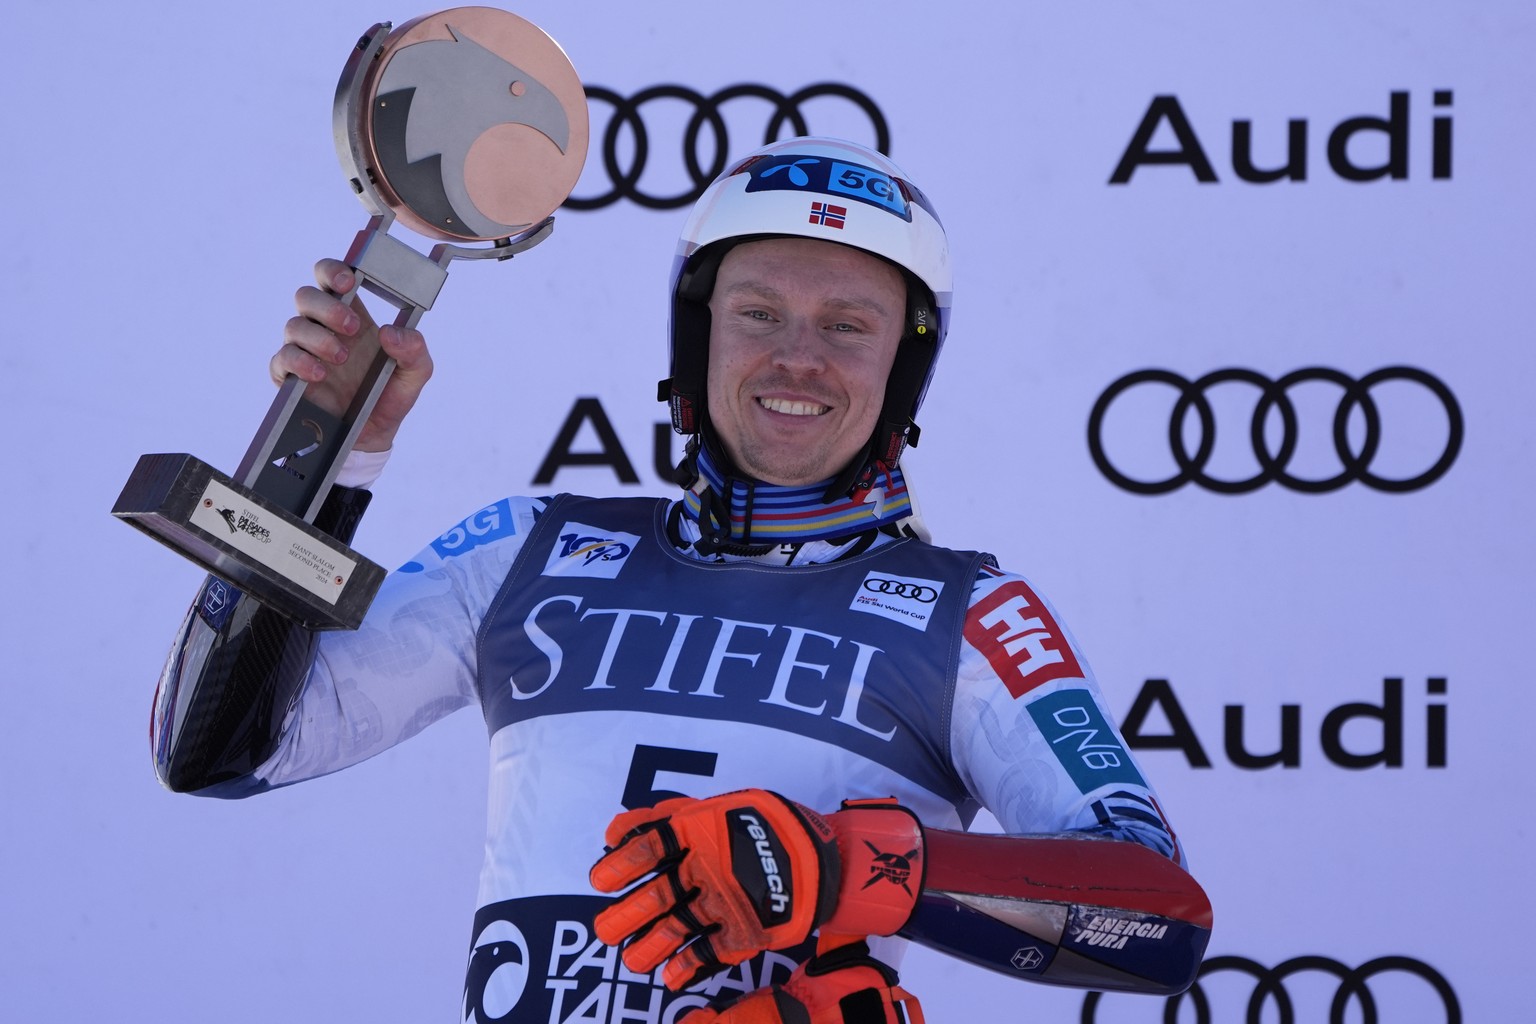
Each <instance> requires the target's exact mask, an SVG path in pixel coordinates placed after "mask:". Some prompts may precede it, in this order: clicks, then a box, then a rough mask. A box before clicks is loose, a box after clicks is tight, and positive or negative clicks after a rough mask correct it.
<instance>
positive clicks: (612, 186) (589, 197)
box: [565, 82, 891, 210]
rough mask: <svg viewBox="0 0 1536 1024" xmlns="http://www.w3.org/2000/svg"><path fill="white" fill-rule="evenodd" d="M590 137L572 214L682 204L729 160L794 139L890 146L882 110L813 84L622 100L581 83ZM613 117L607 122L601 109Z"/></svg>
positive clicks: (667, 92) (656, 93) (830, 85)
mask: <svg viewBox="0 0 1536 1024" xmlns="http://www.w3.org/2000/svg"><path fill="white" fill-rule="evenodd" d="M586 93H587V105H588V108H589V110H590V111H591V118H592V140H593V143H594V146H596V147H598V148H599V149H600V152H601V159H596V160H594V159H589V160H588V161H587V169H586V171H585V172H584V173H583V176H582V178H581V180H580V181H579V182H578V183H577V187H576V190H575V194H573V195H572V196H571V197H570V198H569V199H567V200H566V202H565V207H566V209H570V210H597V209H601V208H602V207H605V206H610V205H612V204H613V203H616V202H618V201H619V200H621V199H628V200H630V201H631V202H634V203H636V204H638V205H640V206H643V207H646V208H647V209H652V210H674V209H677V208H679V207H683V206H688V205H689V204H691V203H692V202H694V201H695V200H696V199H698V198H699V196H701V195H703V194H704V189H705V188H707V187H708V186H709V183H710V182H711V181H714V180H715V178H716V177H718V176H719V175H720V174H721V173H722V172H723V171H724V170H725V168H726V165H727V164H728V163H729V162H730V160H731V159H732V158H733V157H739V156H741V155H744V154H745V153H747V152H748V151H750V150H753V149H756V148H758V147H759V146H763V145H767V144H768V143H770V142H775V141H777V140H778V139H780V138H788V137H790V136H796V135H834V136H837V137H839V138H846V139H850V140H852V141H854V142H863V143H865V144H867V145H869V146H871V147H873V148H874V149H876V150H879V151H880V152H881V153H887V152H889V150H890V145H891V132H890V128H889V126H888V125H887V124H886V120H885V114H883V113H882V112H881V110H880V108H879V107H878V106H877V105H876V104H875V101H874V100H872V99H870V98H869V97H868V96H867V95H865V94H864V93H863V92H861V91H859V90H858V89H856V88H854V87H853V86H851V85H843V84H840V83H837V82H819V83H816V84H814V85H808V86H806V87H804V88H803V89H799V90H797V91H795V92H792V93H788V94H786V93H782V92H780V91H778V90H777V89H774V88H772V87H771V86H767V85H752V84H742V85H732V86H728V87H726V88H724V89H721V90H719V91H718V92H715V93H712V94H711V95H708V96H706V95H704V94H703V93H701V92H698V91H697V90H695V89H690V88H688V87H687V86H684V85H653V86H650V87H649V88H645V89H641V90H640V91H639V92H637V93H635V94H634V96H632V97H628V98H626V97H624V96H622V95H620V94H619V93H618V92H616V91H614V90H613V89H609V88H606V87H604V86H601V85H588V86H586ZM605 106H606V107H608V108H610V109H611V111H612V113H611V114H610V115H609V116H608V117H607V119H606V121H605V119H604V116H603V107H605Z"/></svg>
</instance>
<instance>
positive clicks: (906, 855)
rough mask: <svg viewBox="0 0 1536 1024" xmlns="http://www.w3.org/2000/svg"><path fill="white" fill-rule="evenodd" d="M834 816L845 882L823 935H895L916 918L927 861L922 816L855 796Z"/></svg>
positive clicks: (894, 805)
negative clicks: (914, 913)
mask: <svg viewBox="0 0 1536 1024" xmlns="http://www.w3.org/2000/svg"><path fill="white" fill-rule="evenodd" d="M843 807H844V809H843V810H841V811H838V812H837V813H835V814H831V815H828V817H827V822H828V823H829V824H830V825H831V826H832V830H833V831H834V832H835V833H836V835H837V852H838V858H839V859H840V860H841V861H842V884H841V886H840V891H839V893H838V901H837V909H836V910H835V911H834V912H833V914H832V916H831V917H830V918H828V919H827V920H826V921H824V922H823V923H822V926H821V930H822V933H823V934H828V933H837V934H846V935H861V936H862V935H894V934H895V933H896V932H898V931H900V930H901V928H902V927H903V926H904V925H905V924H906V923H907V921H908V920H909V919H910V918H911V916H912V912H913V910H914V909H915V908H916V907H917V897H918V894H919V893H921V892H922V889H923V874H924V869H925V867H926V859H925V858H924V856H923V827H922V825H920V824H919V823H918V820H917V815H915V814H913V813H912V812H911V811H909V810H907V809H906V808H905V807H902V806H900V805H898V804H896V803H893V802H891V801H889V800H850V801H848V802H846V803H844V804H843Z"/></svg>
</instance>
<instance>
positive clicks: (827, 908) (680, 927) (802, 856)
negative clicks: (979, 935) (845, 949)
mask: <svg viewBox="0 0 1536 1024" xmlns="http://www.w3.org/2000/svg"><path fill="white" fill-rule="evenodd" d="M844 807H845V809H844V810H842V811H839V812H838V813H836V814H832V815H829V816H827V817H822V816H821V815H819V814H817V813H816V812H814V811H812V810H810V809H809V808H806V807H802V806H801V805H799V804H797V803H794V802H792V801H790V800H787V799H785V798H784V797H782V796H779V795H778V794H777V793H771V792H769V791H767V790H762V789H749V790H741V791H738V792H735V793H727V794H725V795H724V796H717V797H711V798H709V799H706V800H695V799H692V798H687V797H683V798H679V799H674V800H665V801H663V802H661V803H659V804H657V805H656V806H655V807H651V808H644V809H641V810H636V811H628V812H625V813H623V814H620V815H619V816H618V817H616V818H614V819H613V821H612V822H611V823H610V824H609V826H608V830H607V833H606V835H605V841H606V843H607V845H608V846H609V847H610V848H611V849H610V852H609V853H608V854H607V855H606V856H604V857H603V858H602V859H601V860H599V861H598V862H597V863H596V864H595V865H593V867H592V872H591V881H592V885H593V887H594V888H596V889H598V890H599V891H601V892H618V891H620V890H621V889H623V888H625V887H626V886H629V885H631V884H633V883H635V882H638V881H640V880H641V879H643V878H645V876H647V875H652V876H653V877H651V878H649V879H647V880H645V881H644V882H642V883H641V884H640V885H638V886H636V887H635V888H634V889H633V890H631V891H630V892H628V893H626V894H625V895H624V896H623V897H621V898H620V899H618V900H617V901H615V902H614V903H613V904H612V905H611V906H609V907H608V908H606V909H605V910H603V912H602V913H600V914H599V915H598V916H597V919H596V921H595V922H594V928H595V930H596V932H597V936H598V938H599V939H601V940H602V941H603V942H605V943H607V944H609V945H612V946H616V945H619V944H621V943H625V942H626V940H628V944H627V945H625V947H624V952H623V958H624V964H625V966H626V967H628V968H629V969H630V970H632V971H636V972H641V973H643V972H647V971H650V970H653V969H654V968H655V967H656V965H658V964H660V963H661V962H662V961H664V960H668V959H669V958H670V962H669V963H667V966H666V968H665V970H663V972H662V979H663V981H665V983H666V984H667V986H668V987H669V988H672V989H681V988H686V987H687V986H688V985H691V984H693V983H694V982H696V981H699V980H700V979H702V978H707V977H709V976H710V975H712V974H714V973H716V972H717V971H719V970H721V969H722V968H724V967H726V966H728V965H731V964H737V963H741V962H742V961H743V960H747V959H749V958H751V957H752V956H755V955H756V954H758V953H760V952H762V951H764V950H769V949H783V948H785V947H788V946H792V945H795V944H797V943H799V942H802V941H804V940H805V939H806V938H807V937H809V936H810V934H811V933H812V932H813V931H814V930H816V929H817V928H818V927H820V928H822V929H823V933H824V934H828V933H836V934H848V935H889V934H891V933H893V932H895V931H896V930H897V929H899V928H900V927H901V926H902V925H903V924H905V923H906V921H907V918H909V917H910V916H911V913H912V909H913V907H914V906H915V905H916V902H917V893H918V892H919V891H920V889H921V881H922V866H923V865H922V827H921V826H920V825H919V824H918V822H917V819H916V817H915V816H914V815H913V814H912V813H911V812H910V811H908V810H906V809H905V808H903V807H900V806H898V805H896V804H895V803H893V802H890V801H866V802H860V803H858V804H845V805H844Z"/></svg>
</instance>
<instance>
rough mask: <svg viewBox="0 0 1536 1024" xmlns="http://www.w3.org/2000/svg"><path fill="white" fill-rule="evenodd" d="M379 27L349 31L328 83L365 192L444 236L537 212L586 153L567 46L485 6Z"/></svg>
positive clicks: (508, 230) (521, 225)
mask: <svg viewBox="0 0 1536 1024" xmlns="http://www.w3.org/2000/svg"><path fill="white" fill-rule="evenodd" d="M388 28H389V26H388V25H387V24H382V25H378V26H375V29H374V30H373V31H371V32H370V33H369V34H368V35H365V36H364V37H363V39H362V40H361V41H360V42H359V43H358V51H357V52H356V53H354V54H353V57H352V59H351V60H349V61H348V63H347V67H346V69H345V70H344V71H343V73H342V77H341V82H340V83H339V84H338V86H337V93H336V107H335V126H336V148H337V154H338V156H339V157H340V158H341V163H342V167H343V169H344V170H345V171H346V173H347V175H348V177H349V178H350V179H351V182H352V187H353V189H354V190H355V191H357V192H358V193H359V194H360V197H361V198H362V199H363V202H364V204H365V205H367V206H369V207H370V208H372V209H373V212H375V213H379V214H383V213H385V212H386V211H388V212H390V213H392V214H393V215H394V216H395V217H397V218H398V219H399V220H400V222H401V223H402V224H404V225H405V226H407V227H409V228H411V229H412V230H413V231H416V232H418V233H420V234H422V235H425V236H427V237H429V238H437V239H443V240H446V241H495V240H501V239H505V238H509V237H511V236H514V235H518V234H520V233H522V232H524V231H527V230H529V229H530V228H532V227H534V226H535V225H537V224H539V223H540V222H542V221H543V220H545V219H546V218H547V217H548V216H549V215H550V214H552V213H553V212H554V211H555V209H556V208H557V207H559V205H560V204H561V203H563V202H564V201H565V199H566V197H567V196H569V195H570V193H571V190H572V189H573V188H574V187H575V186H576V180H577V178H579V177H580V175H581V168H582V164H583V163H584V162H585V160H586V154H587V135H588V125H587V101H586V93H585V90H584V89H583V87H582V84H581V79H580V78H579V77H578V76H577V74H576V70H575V68H573V67H572V66H571V62H570V60H569V59H568V58H567V57H566V55H565V51H564V50H562V49H561V48H560V45H559V44H558V43H556V42H555V41H554V40H553V39H551V38H550V37H549V36H548V35H546V34H545V33H544V31H543V30H542V29H540V28H539V27H538V26H537V25H534V24H531V23H530V22H528V21H525V20H523V19H522V18H519V17H518V16H517V15H515V14H511V13H508V12H507V11H502V10H497V9H495V8H491V7H455V8H452V9H450V10H446V11H439V12H437V13H435V14H428V15H423V16H422V17H419V18H413V19H412V20H410V21H408V22H406V23H404V24H403V25H401V26H400V27H399V28H397V29H395V30H394V31H392V32H389V33H388V35H387V36H385V35H384V30H387V29H388ZM381 37H382V38H381Z"/></svg>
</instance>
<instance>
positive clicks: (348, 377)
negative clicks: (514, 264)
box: [150, 260, 432, 796]
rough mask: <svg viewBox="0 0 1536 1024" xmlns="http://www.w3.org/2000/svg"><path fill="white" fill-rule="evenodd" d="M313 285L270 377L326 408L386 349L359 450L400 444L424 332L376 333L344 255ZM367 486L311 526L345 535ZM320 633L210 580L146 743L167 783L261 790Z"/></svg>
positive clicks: (423, 354) (339, 495) (422, 373)
mask: <svg viewBox="0 0 1536 1024" xmlns="http://www.w3.org/2000/svg"><path fill="white" fill-rule="evenodd" d="M315 280H316V285H315V286H309V285H306V286H305V287H303V288H300V289H299V290H298V292H297V294H296V295H295V306H296V308H297V315H296V316H294V317H293V319H291V320H289V321H288V323H287V325H286V326H285V328H284V330H283V344H282V347H281V348H280V349H279V350H278V351H277V353H276V354H275V355H274V356H273V357H272V360H271V363H270V370H271V373H272V378H273V380H274V381H277V382H281V381H282V380H283V378H284V377H285V376H286V375H287V374H289V373H292V374H295V375H297V376H298V377H300V378H301V379H303V380H304V381H305V382H306V383H307V385H308V387H307V389H306V394H307V396H308V397H309V398H310V399H311V400H313V401H315V402H316V403H317V404H320V405H321V406H322V407H324V406H327V405H328V404H329V405H338V406H339V405H344V404H345V400H346V399H347V398H348V397H349V396H350V395H351V394H352V392H353V391H355V389H356V388H355V377H356V376H357V375H358V374H359V373H361V371H362V370H363V369H364V368H365V365H364V364H366V362H367V360H366V359H363V358H357V359H349V356H350V355H351V354H352V353H353V352H354V351H357V350H360V349H361V350H370V349H371V347H372V346H374V345H379V346H382V347H383V349H384V351H385V352H387V353H388V354H389V355H390V356H392V357H393V358H394V359H395V360H396V361H397V364H398V365H397V368H396V370H395V373H394V374H393V375H392V376H391V377H390V380H389V383H388V385H387V386H386V388H385V390H384V393H383V394H382V395H381V396H380V398H379V401H378V403H377V405H376V406H375V408H374V410H373V413H372V415H371V416H370V417H369V420H368V422H367V424H365V425H364V427H363V430H362V433H361V434H360V436H359V439H358V443H357V449H358V450H359V451H364V452H368V451H384V450H387V449H388V448H389V447H390V445H391V444H392V443H393V440H394V437H395V434H396V432H397V431H398V430H399V429H400V424H401V421H402V420H403V419H404V418H405V416H406V414H407V413H409V412H410V409H411V407H412V406H413V405H414V404H415V402H416V399H417V397H418V396H419V395H420V393H421V389H422V387H423V386H424V385H425V384H426V382H427V380H428V378H430V377H431V375H432V359H431V355H430V354H429V353H428V351H427V348H426V342H425V340H424V339H423V338H422V336H421V334H420V333H419V332H417V331H414V330H405V331H402V330H397V329H396V328H394V327H389V326H386V327H384V328H383V329H380V328H378V327H377V326H376V325H375V324H374V322H373V320H372V318H371V317H370V316H369V315H368V311H367V310H366V309H365V308H364V307H363V306H362V304H361V303H358V302H353V303H351V304H350V305H349V304H348V303H346V302H345V301H343V299H342V298H341V297H340V296H343V295H346V294H347V293H349V292H350V291H351V290H352V289H353V287H354V284H355V282H354V279H353V274H352V272H351V270H350V269H349V268H348V267H347V266H346V264H344V263H341V262H339V261H336V260H321V261H320V262H319V263H317V264H315ZM369 497H370V495H369V493H368V492H367V491H366V490H361V489H358V488H353V487H346V486H336V487H333V488H332V490H331V493H330V494H329V495H328V496H327V498H326V501H325V503H324V505H323V507H322V508H321V510H320V513H319V514H318V516H317V517H316V520H315V525H316V526H317V527H319V528H320V529H321V530H324V531H325V532H326V533H327V534H329V535H331V536H333V537H336V538H337V539H339V540H341V541H343V542H349V541H350V540H351V539H352V535H353V533H354V532H355V531H356V529H357V524H358V522H359V520H360V519H361V518H362V514H363V511H364V510H365V509H366V508H367V506H368V501H369ZM317 640H318V636H317V634H315V633H314V632H312V631H310V630H308V629H305V628H303V627H301V626H298V625H296V624H294V623H293V622H292V621H291V620H289V619H287V618H284V617H283V616H282V615H279V614H278V613H276V612H274V611H272V610H271V609H269V608H266V607H264V606H262V605H261V604H260V602H258V601H256V600H255V599H253V598H251V597H250V596H248V595H244V594H241V593H240V592H239V591H237V590H236V589H235V588H234V587H233V586H231V585H230V584H229V583H227V582H225V581H223V580H220V579H218V578H216V577H212V576H210V577H208V579H207V580H206V581H205V582H204V584H203V587H202V589H201V590H200V591H199V593H198V595H197V598H196V600H195V601H194V602H193V604H192V607H191V608H190V609H189V610H188V612H187V617H186V619H185V620H184V621H183V623H182V627H181V630H180V632H179V633H178V635H177V638H176V642H175V644H174V645H173V647H172V649H171V654H170V657H169V659H168V660H167V662H166V665H165V669H164V671H163V672H162V673H161V676H160V684H159V687H158V689H157V691H156V695H155V702H154V711H153V717H152V720H151V729H150V740H151V745H152V748H153V752H154V760H155V771H156V773H157V774H158V775H159V777H160V781H161V783H162V784H164V785H165V786H166V787H167V788H169V789H172V790H175V791H177V792H195V793H199V794H200V795H206V796H244V795H247V794H248V793H250V792H253V791H255V790H256V789H259V788H260V786H259V785H258V784H256V783H254V782H252V781H251V779H250V775H251V772H252V771H253V770H254V769H255V768H256V767H257V766H258V765H260V764H261V763H263V762H264V761H265V760H267V759H268V758H269V757H270V756H271V755H272V753H273V751H274V750H275V749H276V747H277V743H278V741H279V739H280V738H281V735H282V729H283V726H284V722H285V719H286V717H287V714H288V710H289V708H290V707H291V706H292V704H293V702H294V701H295V700H296V699H297V697H298V695H299V693H300V692H301V689H302V687H303V682H304V679H305V677H306V675H307V674H308V672H309V668H310V665H311V663H312V662H313V660H314V654H315V645H316V643H317Z"/></svg>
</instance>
